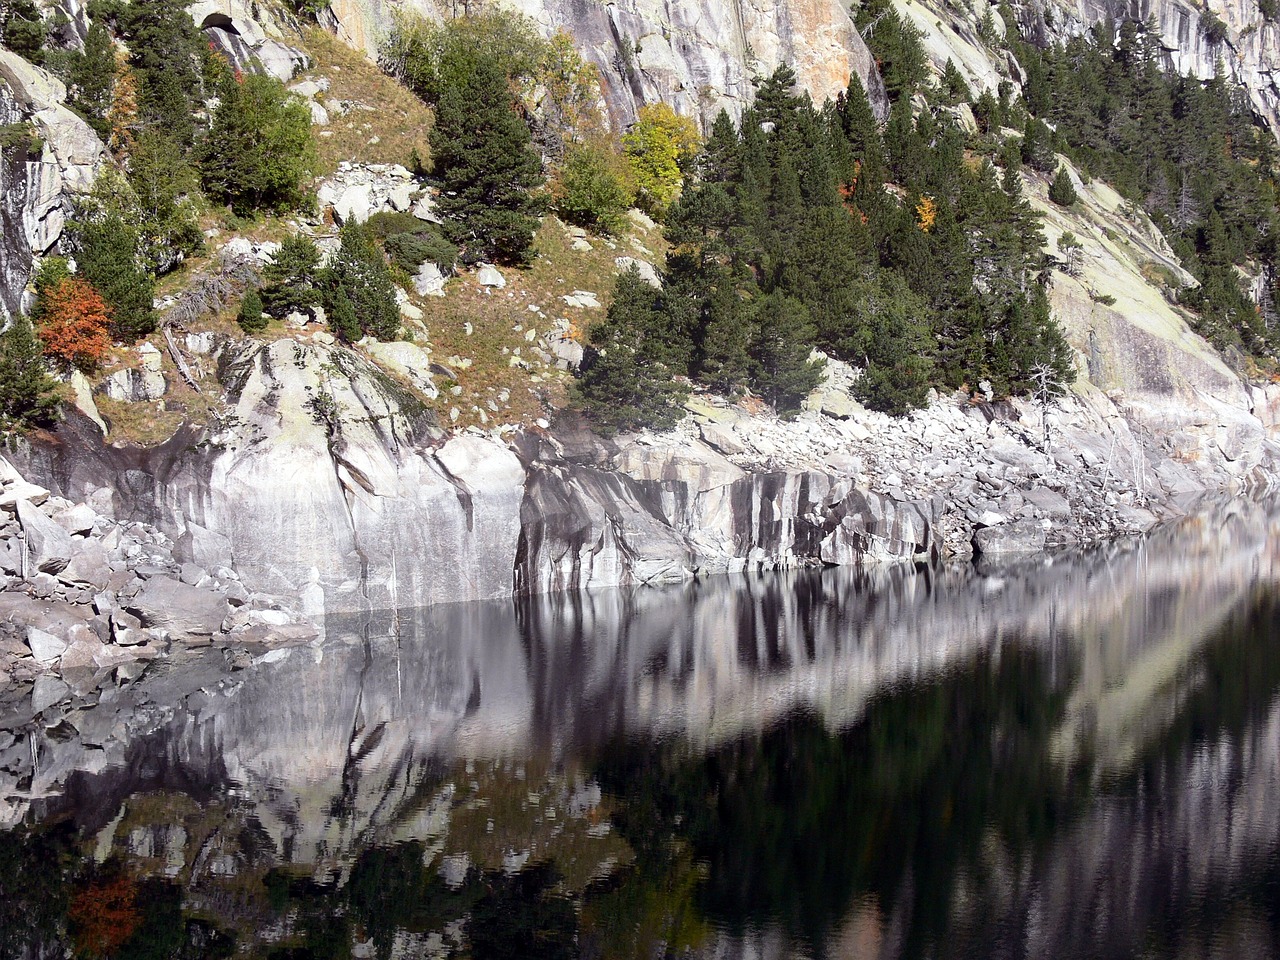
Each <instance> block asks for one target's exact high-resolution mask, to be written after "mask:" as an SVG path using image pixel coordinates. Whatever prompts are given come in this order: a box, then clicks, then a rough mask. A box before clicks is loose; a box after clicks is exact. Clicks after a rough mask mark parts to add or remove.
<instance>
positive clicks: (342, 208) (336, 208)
mask: <svg viewBox="0 0 1280 960" xmlns="http://www.w3.org/2000/svg"><path fill="white" fill-rule="evenodd" d="M373 211H374V205H373V195H372V192H371V191H370V188H369V185H368V184H367V183H353V184H351V185H349V186H347V187H346V188H345V189H344V190H343V191H342V192H341V193H340V194H339V195H338V197H337V199H335V200H334V201H333V216H334V219H335V220H337V221H338V223H339V224H343V223H349V222H355V223H364V222H365V221H366V220H368V219H369V215H370V214H371V213H373Z"/></svg>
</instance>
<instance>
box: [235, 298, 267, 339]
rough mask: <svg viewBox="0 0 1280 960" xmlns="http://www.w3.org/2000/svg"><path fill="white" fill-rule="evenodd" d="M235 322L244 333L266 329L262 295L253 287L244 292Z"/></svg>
mask: <svg viewBox="0 0 1280 960" xmlns="http://www.w3.org/2000/svg"><path fill="white" fill-rule="evenodd" d="M236 323H238V324H240V329H241V330H243V331H244V332H245V333H260V332H261V331H263V330H265V329H267V318H266V317H265V316H264V315H263V311H262V297H261V296H260V295H259V294H258V291H257V289H256V288H254V287H250V288H249V289H248V291H246V292H245V295H244V299H243V300H242V301H240V312H239V313H238V314H237V315H236Z"/></svg>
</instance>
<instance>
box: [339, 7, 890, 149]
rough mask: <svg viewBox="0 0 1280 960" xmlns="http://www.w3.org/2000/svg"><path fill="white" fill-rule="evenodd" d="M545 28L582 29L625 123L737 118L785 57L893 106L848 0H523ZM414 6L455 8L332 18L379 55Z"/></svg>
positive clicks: (343, 32) (814, 78) (347, 36)
mask: <svg viewBox="0 0 1280 960" xmlns="http://www.w3.org/2000/svg"><path fill="white" fill-rule="evenodd" d="M507 6H509V7H510V8H512V9H515V10H518V11H519V12H521V13H523V14H525V15H526V16H528V17H530V18H531V19H532V20H533V21H534V22H535V23H537V24H538V26H539V28H540V29H541V30H542V32H543V33H545V34H546V35H548V36H550V35H552V34H554V33H555V32H556V31H557V30H560V29H566V30H568V31H569V32H570V33H572V35H573V38H574V41H575V44H576V45H577V46H578V48H579V49H580V50H581V51H582V52H583V53H584V55H585V56H587V57H588V58H589V59H590V60H591V61H592V62H593V63H595V65H596V66H597V68H598V69H599V71H600V77H601V80H602V86H603V87H604V95H605V100H606V102H607V103H608V106H609V113H610V116H611V118H612V121H613V124H614V126H615V128H617V129H625V128H626V126H628V125H629V124H630V123H631V122H632V121H633V120H634V119H635V116H636V111H637V110H638V108H639V107H640V106H641V105H643V104H645V103H657V102H663V103H669V104H671V105H672V106H673V107H674V108H675V109H676V110H677V111H678V112H680V113H682V114H685V115H688V116H693V117H697V118H700V119H701V120H702V122H703V123H704V124H707V125H709V124H710V121H711V120H713V119H714V118H715V115H716V114H717V113H718V112H719V111H720V110H721V108H727V109H728V110H729V111H730V113H733V114H737V113H740V112H741V111H742V108H743V107H745V106H746V105H747V104H748V103H750V102H751V98H752V95H753V87H752V83H751V81H752V79H753V78H754V77H756V76H767V75H768V74H770V73H772V72H773V70H774V68H775V67H777V66H778V65H779V64H781V63H788V64H790V65H791V66H792V67H793V68H795V70H796V73H797V74H798V76H799V80H800V83H801V85H802V86H803V87H804V88H805V89H806V90H808V91H809V93H810V94H811V95H812V96H813V98H814V99H815V100H816V101H818V102H819V103H821V102H822V101H823V100H824V99H826V98H827V97H834V96H835V95H836V94H837V93H838V92H840V91H842V90H844V89H845V87H847V86H848V83H849V76H850V75H851V74H854V73H856V74H858V76H859V77H860V78H861V79H862V83H863V86H864V87H865V88H866V89H867V90H868V91H869V92H870V95H871V100H872V103H873V105H874V106H875V107H876V109H877V111H879V112H880V113H882V114H883V113H884V112H885V111H886V110H887V101H886V99H885V95H884V85H883V83H882V82H881V80H880V76H879V74H878V73H877V71H876V69H875V65H874V62H873V60H872V58H871V54H870V52H869V51H868V50H867V47H866V44H864V43H863V41H862V38H861V37H860V36H859V35H858V32H857V30H855V29H854V27H853V22H852V20H851V19H850V17H849V14H848V11H847V9H846V7H845V6H844V5H843V4H841V3H840V2H838V0H778V2H774V0H677V2H674V3H662V2H658V0H624V2H621V3H609V4H603V3H597V2H595V0H513V2H510V3H508V4H507ZM406 7H407V8H409V9H414V10H417V11H418V12H420V13H422V14H424V15H426V16H428V17H431V18H434V19H440V18H442V17H448V16H450V15H451V9H452V8H449V7H448V5H447V4H444V3H437V2H432V0H412V2H410V3H408V4H393V3H390V2H388V0H338V2H336V3H334V4H332V5H331V6H330V7H329V8H328V10H326V11H324V13H323V14H322V16H323V17H324V18H325V19H324V20H323V21H322V22H327V25H328V26H330V27H331V28H332V29H334V30H335V32H336V33H337V34H338V36H339V37H340V38H342V39H343V40H345V41H346V42H347V43H349V44H351V45H352V46H355V47H357V48H363V49H365V50H367V51H369V52H370V53H371V54H373V53H376V49H377V43H378V40H379V38H380V37H381V36H383V35H384V34H385V31H386V30H387V29H388V28H389V26H390V25H391V18H392V13H393V11H395V10H400V9H405V8H406Z"/></svg>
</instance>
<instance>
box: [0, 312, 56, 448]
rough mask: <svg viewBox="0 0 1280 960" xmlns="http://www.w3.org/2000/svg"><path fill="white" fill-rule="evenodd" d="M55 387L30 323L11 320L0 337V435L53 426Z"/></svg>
mask: <svg viewBox="0 0 1280 960" xmlns="http://www.w3.org/2000/svg"><path fill="white" fill-rule="evenodd" d="M57 387H58V383H57V381H56V380H54V379H53V378H52V377H51V376H49V370H48V367H47V365H46V363H45V359H44V350H43V348H42V347H41V344H40V341H39V340H38V339H37V338H36V335H35V331H34V330H32V328H31V323H30V322H29V321H28V320H27V319H26V318H25V317H14V318H13V319H12V320H10V322H9V326H8V328H7V329H6V330H5V331H4V332H3V333H0V433H9V432H11V431H14V430H25V429H27V428H29V427H46V426H52V425H53V424H54V423H56V422H57V420H58V416H59V411H58V396H57V392H56V391H57Z"/></svg>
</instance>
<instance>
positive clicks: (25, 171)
mask: <svg viewBox="0 0 1280 960" xmlns="http://www.w3.org/2000/svg"><path fill="white" fill-rule="evenodd" d="M66 98H67V90H66V87H65V86H63V84H62V83H61V82H60V81H59V80H56V79H55V78H54V77H53V76H51V75H50V74H49V73H47V72H46V71H44V70H41V69H40V68H39V67H35V66H32V65H31V64H30V63H28V62H27V61H26V60H23V59H22V58H21V57H19V56H18V55H17V54H16V53H13V52H12V51H10V50H4V49H0V124H6V125H7V124H23V123H25V124H28V125H29V126H30V128H31V132H32V134H33V136H34V138H35V139H34V140H33V141H32V146H34V147H37V149H36V151H35V152H29V151H28V149H27V148H26V147H25V146H15V147H13V148H5V150H4V151H3V156H2V157H0V308H2V312H3V313H4V314H5V315H11V314H13V313H16V312H17V309H18V307H19V303H20V300H21V294H22V289H23V287H25V286H26V283H27V279H28V277H29V276H30V274H31V258H32V255H33V254H34V255H36V256H41V255H43V254H46V253H48V252H50V251H51V250H53V249H54V248H55V247H56V245H57V243H58V240H59V238H60V237H61V236H62V229H63V226H64V224H65V223H66V217H67V215H68V214H69V213H70V211H71V197H72V196H73V195H75V194H77V193H84V192H86V191H88V190H89V189H90V188H91V187H92V186H93V181H94V178H95V177H96V176H97V173H98V167H99V166H100V165H101V163H102V161H103V157H104V155H105V148H104V147H103V145H102V141H101V140H99V139H98V135H97V134H96V133H94V132H93V130H92V128H90V126H89V125H88V124H87V123H85V122H84V121H83V120H81V119H80V118H79V117H78V116H76V114H74V113H72V112H71V111H70V110H69V109H67V107H66V106H65V102H66Z"/></svg>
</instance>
